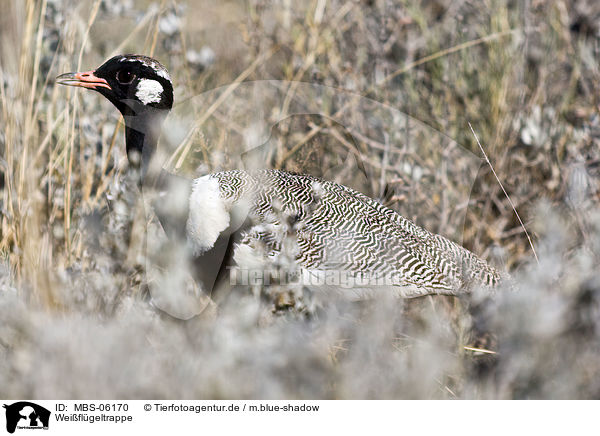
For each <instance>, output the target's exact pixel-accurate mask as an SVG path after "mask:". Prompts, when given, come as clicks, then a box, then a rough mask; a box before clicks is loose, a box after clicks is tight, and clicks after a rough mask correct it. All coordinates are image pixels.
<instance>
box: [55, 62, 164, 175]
mask: <svg viewBox="0 0 600 436" xmlns="http://www.w3.org/2000/svg"><path fill="white" fill-rule="evenodd" d="M56 83H59V84H61V85H69V86H79V87H81V88H88V89H92V90H94V91H97V92H99V93H100V94H102V95H103V96H104V97H106V98H107V99H108V100H110V102H111V103H112V104H114V105H115V106H116V108H117V109H119V111H120V112H121V113H122V114H123V117H124V118H125V135H126V140H127V144H126V145H127V156H128V157H129V161H130V163H132V164H134V165H135V166H138V165H139V164H140V162H141V164H142V174H145V173H146V169H147V167H148V163H149V162H150V158H151V157H152V156H153V155H154V152H155V150H156V144H157V142H158V137H159V136H160V130H161V127H162V123H163V121H164V119H165V117H166V115H167V114H168V113H169V111H170V110H171V107H172V106H173V84H172V83H171V78H170V76H169V72H168V71H167V69H166V68H165V67H163V66H162V65H161V63H160V62H158V61H157V60H155V59H152V58H149V57H147V56H141V55H119V56H115V57H113V58H111V59H109V60H107V61H106V62H105V63H104V64H102V65H101V66H100V67H98V68H97V69H96V70H92V71H85V72H79V73H66V74H61V75H60V76H58V77H57V78H56ZM140 157H141V160H140Z"/></svg>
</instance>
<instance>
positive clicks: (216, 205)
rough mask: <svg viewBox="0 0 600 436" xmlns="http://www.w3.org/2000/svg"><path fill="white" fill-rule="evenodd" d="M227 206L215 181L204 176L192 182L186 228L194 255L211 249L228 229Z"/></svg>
mask: <svg viewBox="0 0 600 436" xmlns="http://www.w3.org/2000/svg"><path fill="white" fill-rule="evenodd" d="M227 206H228V205H227V204H226V203H225V202H224V201H223V198H222V197H221V190H220V189H219V181H218V180H217V179H214V178H211V177H210V176H204V177H200V178H199V179H196V180H194V184H193V186H192V194H191V195H190V214H189V217H188V221H187V226H186V230H187V238H188V241H189V242H190V244H191V246H192V250H193V252H194V254H196V255H197V254H201V253H203V252H205V251H207V250H209V249H211V248H212V247H213V245H214V244H215V242H216V241H217V238H218V237H219V235H220V234H221V232H222V231H223V230H225V229H227V227H229V220H230V218H229V211H228V207H227Z"/></svg>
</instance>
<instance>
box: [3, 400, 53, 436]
mask: <svg viewBox="0 0 600 436" xmlns="http://www.w3.org/2000/svg"><path fill="white" fill-rule="evenodd" d="M3 407H4V408H5V409H6V431H8V432H9V433H14V432H15V430H16V429H28V430H35V429H44V430H48V423H49V421H50V411H49V410H48V409H46V408H44V407H42V406H39V405H37V404H35V403H31V402H29V401H19V402H17V403H13V404H10V405H7V404H5V405H4V406H3Z"/></svg>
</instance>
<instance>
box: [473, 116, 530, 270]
mask: <svg viewBox="0 0 600 436" xmlns="http://www.w3.org/2000/svg"><path fill="white" fill-rule="evenodd" d="M468 124H469V128H470V129H471V132H472V133H473V136H474V137H475V141H477V145H478V146H479V149H480V150H481V152H482V153H483V157H485V161H486V162H487V164H488V165H489V166H490V168H491V170H492V173H493V174H494V177H496V180H497V181H498V184H499V185H500V188H502V192H504V195H505V196H506V198H507V199H508V202H509V203H510V205H511V207H512V209H513V210H514V211H515V215H516V216H517V218H518V220H519V223H520V224H521V227H523V230H524V231H525V235H526V236H527V240H528V241H529V246H530V247H531V251H533V256H534V257H535V261H536V262H537V263H538V265H539V263H540V260H539V258H538V256H537V253H536V252H535V248H534V246H533V242H532V240H531V237H530V236H529V232H528V231H527V229H526V228H525V224H523V220H522V219H521V217H520V216H519V212H517V208H516V207H515V204H514V203H513V201H512V200H511V199H510V196H509V195H508V193H507V192H506V189H504V186H503V185H502V182H501V181H500V178H499V177H498V174H496V171H495V170H494V167H493V166H492V163H491V162H490V159H489V158H488V156H487V154H486V153H485V150H484V149H483V147H482V146H481V142H479V138H478V137H477V134H476V133H475V130H473V126H471V123H468Z"/></svg>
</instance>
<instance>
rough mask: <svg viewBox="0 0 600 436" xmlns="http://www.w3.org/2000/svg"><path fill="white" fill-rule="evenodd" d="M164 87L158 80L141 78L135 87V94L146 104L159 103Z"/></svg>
mask: <svg viewBox="0 0 600 436" xmlns="http://www.w3.org/2000/svg"><path fill="white" fill-rule="evenodd" d="M163 91H164V89H163V87H162V85H161V84H160V83H158V82H157V81H156V80H149V79H141V80H140V81H139V83H138V85H137V88H136V89H135V96H136V97H137V98H138V99H139V100H140V101H141V102H142V103H144V104H150V103H159V102H160V100H161V98H162V93H163Z"/></svg>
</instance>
